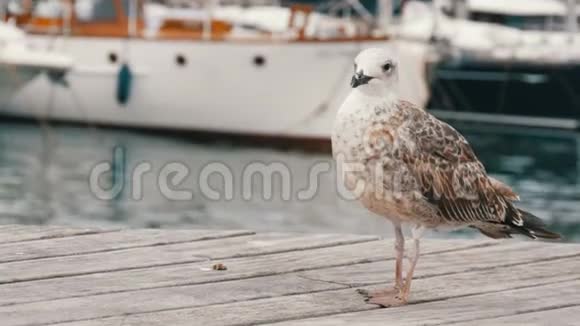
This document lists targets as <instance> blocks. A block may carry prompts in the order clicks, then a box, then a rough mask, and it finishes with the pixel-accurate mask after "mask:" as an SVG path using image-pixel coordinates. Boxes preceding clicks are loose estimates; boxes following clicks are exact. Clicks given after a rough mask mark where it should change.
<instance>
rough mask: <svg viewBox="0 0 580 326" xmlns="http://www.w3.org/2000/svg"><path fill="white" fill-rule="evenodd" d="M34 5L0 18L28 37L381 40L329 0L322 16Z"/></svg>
mask: <svg viewBox="0 0 580 326" xmlns="http://www.w3.org/2000/svg"><path fill="white" fill-rule="evenodd" d="M38 3H39V2H35V4H34V5H33V4H31V5H29V6H27V7H26V6H25V7H24V8H23V9H24V10H22V12H19V13H7V14H6V15H5V16H6V17H5V19H12V20H14V21H15V22H16V23H17V24H18V25H19V26H20V27H22V28H23V29H24V30H26V31H27V32H29V33H34V34H63V35H73V36H101V37H103V36H109V37H141V38H149V39H199V40H236V39H243V40H248V39H254V40H255V39H258V40H268V39H270V40H287V41H327V40H332V41H340V40H365V39H374V38H383V37H384V33H376V29H374V27H375V26H373V18H372V15H371V14H370V13H369V12H368V11H367V10H366V9H365V8H364V7H363V6H362V5H361V4H360V2H359V1H358V0H339V1H333V2H332V4H330V5H329V6H328V7H327V10H328V11H329V13H330V14H322V13H320V12H317V11H315V8H314V7H313V6H310V5H304V4H295V5H291V6H290V7H281V6H274V5H272V6H257V7H249V8H246V7H241V6H223V5H222V4H221V2H218V0H208V1H204V2H203V3H198V5H197V6H191V7H190V8H179V9H176V8H171V7H167V6H162V5H159V4H154V3H151V2H150V1H146V0H106V1H102V0H94V3H99V6H100V7H99V8H97V10H101V12H98V14H97V15H95V17H90V16H89V17H87V16H86V13H83V12H82V10H80V9H81V7H80V6H79V2H77V1H75V0H62V1H61V2H60V4H61V6H60V7H59V8H57V9H56V10H55V11H54V12H52V13H50V14H46V13H44V14H43V13H41V12H39V11H38V10H35V9H38ZM83 3H86V2H83ZM192 4H195V2H193V3H192ZM35 5H36V7H35ZM347 8H348V9H347ZM85 9H86V8H85ZM93 10H95V9H94V8H93ZM338 10H342V11H343V13H342V14H344V11H345V10H348V11H349V12H350V11H354V12H356V14H357V18H356V19H355V18H353V17H352V16H350V14H349V16H346V17H344V16H342V15H336V16H333V14H336V13H337V11H338ZM93 14H95V13H93ZM236 15H238V16H236ZM338 16H340V17H338ZM284 22H286V23H284Z"/></svg>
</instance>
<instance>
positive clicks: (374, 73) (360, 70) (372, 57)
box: [350, 48, 398, 91]
mask: <svg viewBox="0 0 580 326" xmlns="http://www.w3.org/2000/svg"><path fill="white" fill-rule="evenodd" d="M397 80H398V63H397V59H396V57H395V54H394V53H393V51H391V50H390V49H387V48H370V49H366V50H363V51H362V52H361V53H359V54H358V55H357V56H356V58H355V59H354V75H353V76H352V80H351V82H350V85H351V86H352V88H359V87H360V88H361V90H362V89H368V90H376V91H386V90H389V89H390V88H392V87H394V86H396V84H397Z"/></svg>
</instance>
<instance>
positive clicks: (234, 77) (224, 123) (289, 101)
mask: <svg viewBox="0 0 580 326" xmlns="http://www.w3.org/2000/svg"><path fill="white" fill-rule="evenodd" d="M30 39H31V40H30V41H31V42H32V43H33V44H34V46H36V47H47V48H48V47H49V46H50V47H51V48H52V49H53V50H55V51H59V50H60V51H63V52H66V53H67V54H68V55H70V56H71V57H73V58H74V61H75V64H74V66H73V68H72V69H71V71H70V72H69V73H68V75H67V77H66V79H67V84H68V86H67V87H64V86H62V85H57V84H55V83H52V82H51V81H49V80H48V78H45V77H41V78H37V79H35V80H33V81H32V82H30V83H29V84H28V85H26V86H25V87H23V88H22V89H21V90H20V91H18V92H17V93H15V94H14V96H13V97H12V99H11V101H10V105H9V106H8V107H7V108H6V109H5V110H4V111H3V112H4V113H5V114H9V115H13V116H18V117H34V118H43V119H54V120H59V121H69V122H80V123H85V122H89V123H95V124H101V125H112V126H131V127H138V128H155V129H176V130H201V131H219V132H227V133H241V134H252V135H272V136H282V137H285V136H288V137H307V138H328V136H329V134H330V129H331V125H332V121H333V119H334V116H335V114H336V111H337V110H338V108H339V106H340V103H342V101H343V99H344V97H345V96H346V94H347V93H348V90H349V85H348V83H349V79H350V76H351V74H352V59H353V57H354V56H355V55H356V54H357V53H358V52H359V51H360V50H361V49H363V48H365V47H371V46H384V45H386V41H369V42H354V41H352V42H351V41H348V42H271V41H269V42H252V41H245V42H241V41H240V42H234V41H223V42H215V41H207V42H205V41H187V40H147V39H131V40H125V39H120V38H95V37H59V38H57V39H54V38H53V37H49V36H31V37H30ZM113 59H116V60H113ZM417 62H418V61H417ZM123 63H127V64H128V66H129V70H130V75H131V78H129V80H130V82H129V83H128V84H127V83H125V84H124V85H122V87H125V88H126V89H128V92H129V95H128V98H127V102H126V103H125V104H122V103H119V101H118V92H119V89H118V87H119V78H120V77H119V72H120V70H121V66H122V64H123ZM418 65H420V64H418ZM414 68H415V70H417V71H423V70H424V69H422V67H421V68H420V67H418V66H416V67H414ZM407 75H409V76H410V74H407ZM125 77H126V76H125ZM421 78H422V76H417V75H416V74H414V75H413V78H412V79H414V80H413V81H412V82H411V83H416V81H417V80H420V79H421ZM125 79H126V78H125ZM410 93H411V94H417V99H415V100H414V99H411V100H414V101H416V102H420V101H421V99H420V98H419V97H418V96H419V95H420V96H423V97H425V96H424V92H417V91H414V92H410Z"/></svg>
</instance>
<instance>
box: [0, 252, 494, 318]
mask: <svg viewBox="0 0 580 326" xmlns="http://www.w3.org/2000/svg"><path fill="white" fill-rule="evenodd" d="M493 245H496V243H494V242H491V243H487V245H485V244H477V245H474V246H470V247H465V248H459V249H451V251H463V250H470V249H472V248H474V247H476V246H477V247H486V246H493ZM447 252H449V250H445V251H434V252H430V253H426V254H425V256H427V255H436V254H440V253H447ZM272 254H276V253H272ZM198 257H200V258H207V257H202V256H198ZM382 260H383V259H379V260H375V261H382ZM384 260H385V261H389V260H394V258H388V259H384ZM205 261H207V260H205ZM375 261H368V260H367V259H361V260H360V261H355V262H350V263H348V264H336V265H327V266H324V267H315V268H306V269H296V270H289V271H284V272H280V273H267V272H264V273H258V274H254V275H252V276H242V277H236V278H230V279H220V280H212V281H204V282H190V283H181V284H173V285H163V286H153V287H142V288H137V289H130V290H117V291H109V292H96V293H92V294H88V295H73V296H68V297H60V298H58V297H57V298H51V299H46V300H34V301H25V302H17V303H5V304H0V307H5V306H13V305H19V304H27V303H38V302H46V301H54V300H62V299H70V298H84V297H90V296H95V295H103V294H117V293H127V292H136V291H142V290H154V289H162V288H172V287H181V286H192V285H204V284H211V283H219V282H230V281H239V280H247V279H252V278H260V277H265V276H275V275H286V274H297V275H298V276H299V274H298V273H300V272H306V271H313V270H323V269H327V268H334V267H342V266H349V265H356V264H365V263H372V262H375ZM201 262H204V261H196V262H194V263H201ZM184 264H189V263H184ZM173 265H180V264H173ZM150 268H152V267H146V268H133V269H131V270H136V269H150ZM104 273H108V272H96V273H92V274H104ZM83 275H84V274H82V275H75V276H83ZM73 277H74V276H73ZM56 278H62V277H56ZM50 279H52V278H45V279H38V280H31V282H34V281H39V280H50ZM313 280H314V281H320V282H327V281H325V280H316V279H313ZM22 282H29V281H22ZM12 283H16V282H12ZM18 283H20V282H18ZM3 284H10V283H3ZM3 284H2V283H0V286H2V285H3ZM352 287H353V288H354V287H356V285H353V286H352Z"/></svg>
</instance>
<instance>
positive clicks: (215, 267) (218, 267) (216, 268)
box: [213, 263, 228, 271]
mask: <svg viewBox="0 0 580 326" xmlns="http://www.w3.org/2000/svg"><path fill="white" fill-rule="evenodd" d="M213 270H214V271H227V270H228V268H227V267H226V265H224V264H222V263H219V264H214V265H213Z"/></svg>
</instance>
